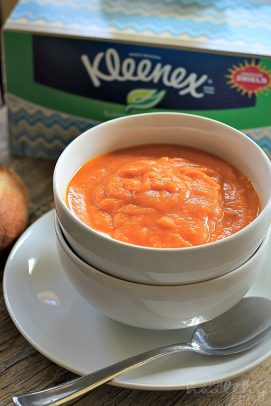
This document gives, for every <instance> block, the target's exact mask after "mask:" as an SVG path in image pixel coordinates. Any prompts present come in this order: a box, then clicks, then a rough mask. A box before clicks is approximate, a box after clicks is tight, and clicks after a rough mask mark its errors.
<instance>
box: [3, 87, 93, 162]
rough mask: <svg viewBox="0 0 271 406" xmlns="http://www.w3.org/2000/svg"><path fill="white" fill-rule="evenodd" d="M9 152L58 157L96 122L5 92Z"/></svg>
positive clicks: (36, 156) (50, 157)
mask: <svg viewBox="0 0 271 406" xmlns="http://www.w3.org/2000/svg"><path fill="white" fill-rule="evenodd" d="M8 107H9V109H8V116H9V135H10V147H11V153H12V154H13V155H16V156H30V157H35V158H47V159H57V158H58V156H59V155H60V153H61V152H62V151H63V149H64V148H65V147H66V146H67V145H68V144H69V143H70V142H71V141H72V140H73V139H74V138H76V137H77V136H78V135H79V134H81V133H83V132H84V131H86V130H87V129H89V128H91V127H93V126H94V125H96V124H97V122H91V121H89V120H83V119H79V118H76V117H72V116H69V115H67V114H63V113H60V112H56V111H53V110H50V109H46V108H44V107H42V106H38V105H34V104H33V103H29V102H27V101H25V100H22V99H20V98H18V97H15V96H13V95H9V96H8Z"/></svg>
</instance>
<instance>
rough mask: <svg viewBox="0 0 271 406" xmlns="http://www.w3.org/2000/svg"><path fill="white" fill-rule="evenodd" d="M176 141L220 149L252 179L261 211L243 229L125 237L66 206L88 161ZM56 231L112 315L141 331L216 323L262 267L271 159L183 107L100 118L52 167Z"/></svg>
mask: <svg viewBox="0 0 271 406" xmlns="http://www.w3.org/2000/svg"><path fill="white" fill-rule="evenodd" d="M162 143H165V144H175V145H176V144H179V145H184V146H190V147H194V148H198V149H202V150H204V151H207V152H209V153H212V154H215V155H217V156H219V157H221V158H222V159H224V160H226V161H228V162H229V163H231V164H233V165H234V166H235V167H237V168H238V169H239V170H240V171H241V172H242V173H243V174H244V175H246V176H247V177H248V178H249V179H250V180H251V182H252V183H253V185H254V187H255V189H256V191H257V193H258V196H259V199H260V203H261V211H260V213H259V215H258V216H257V217H256V219H255V220H253V221H252V222H251V223H250V224H249V225H248V226H246V227H245V228H243V229H242V230H240V231H238V232H237V233H235V234H233V235H231V236H229V237H226V238H224V239H222V240H218V241H216V242H212V243H208V244H204V245H199V246H195V247H189V248H151V247H142V246H136V245H132V244H128V243H124V242H121V241H118V240H115V239H113V238H111V237H110V236H107V235H105V234H103V233H101V232H99V231H96V230H94V229H93V228H91V227H89V226H87V225H86V224H84V223H83V222H82V221H81V220H80V219H79V218H78V217H76V216H75V215H74V214H73V213H72V212H71V211H70V209H69V208H68V206H67V205H66V192H67V186H68V183H69V181H70V180H71V178H72V177H73V175H74V174H75V172H76V171H77V170H78V169H79V168H80V167H81V166H82V165H83V164H84V163H85V162H86V161H88V160H89V159H91V158H94V157H96V156H97V155H101V154H104V153H108V152H110V151H113V150H116V149H120V148H125V147H129V146H136V145H144V144H162ZM54 198H55V207H56V214H57V215H56V234H57V239H58V249H59V254H60V258H61V261H62V263H63V266H64V269H65V270H66V272H67V275H68V277H69V278H70V280H71V282H72V283H73V285H74V286H75V287H76V289H77V290H78V291H79V292H80V293H81V294H82V295H83V296H84V297H85V299H86V300H87V301H88V302H89V303H90V304H92V305H93V306H95V307H96V308H97V309H98V310H100V311H101V312H102V313H104V314H105V315H107V316H109V317H111V318H113V319H115V320H118V321H121V322H124V323H127V324H130V325H133V326H138V327H143V328H152V329H175V328H182V327H187V326H191V325H196V324H199V323H201V322H204V321H207V320H210V319H211V318H214V317H216V316H218V315H220V314H222V313H223V312H224V311H226V310H228V309H229V308H230V307H232V306H234V305H235V304H236V303H237V302H238V301H239V300H240V299H241V298H242V297H243V296H244V295H245V294H246V293H247V291H248V289H249V288H250V286H251V285H252V283H253V282H254V280H255V278H256V277H257V275H258V273H259V272H260V270H261V268H262V266H263V264H264V259H265V254H266V252H267V249H268V238H269V234H268V229H269V225H270V220H271V164H270V161H269V159H268V158H267V156H266V155H265V153H264V152H263V151H262V150H261V148H260V147H258V146H257V144H255V143H254V142H253V141H252V140H250V139H249V138H248V137H247V136H246V135H244V134H243V133H241V132H240V131H237V130H235V129H233V128H231V127H229V126H227V125H225V124H222V123H219V122H217V121H214V120H210V119H207V118H203V117H198V116H194V115H188V114H179V113H149V114H142V115H135V116H128V117H123V118H119V119H116V120H112V121H108V122H106V123H103V124H100V125H98V126H96V127H94V128H92V129H90V130H88V131H86V132H85V133H83V134H82V135H80V136H79V137H78V138H76V139H75V140H74V141H73V142H72V143H71V144H69V146H68V147H67V148H66V149H65V150H64V152H63V153H62V155H61V156H60V158H59V160H58V162H57V164H56V167H55V172H54Z"/></svg>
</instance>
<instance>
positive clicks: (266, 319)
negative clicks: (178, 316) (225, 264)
mask: <svg viewBox="0 0 271 406" xmlns="http://www.w3.org/2000/svg"><path fill="white" fill-rule="evenodd" d="M270 331H271V301H270V300H268V299H264V298H261V297H248V298H244V299H242V300H241V301H240V302H239V303H238V304H237V305H235V306H234V307H233V308H231V309H230V310H228V311H227V312H226V313H224V314H222V315H221V316H219V317H217V318H215V319H213V320H211V321H208V322H206V323H203V324H201V325H199V326H198V327H197V328H196V329H195V331H194V333H193V335H192V338H191V340H190V342H188V343H183V344H173V345H167V346H164V347H160V348H156V349H154V350H150V351H146V352H144V353H143V354H139V355H136V356H134V357H131V358H128V359H126V360H124V361H120V362H118V363H116V364H114V365H111V366H109V367H106V368H103V369H100V370H99V371H96V372H93V373H91V374H88V375H85V376H83V377H80V378H77V379H74V380H72V381H70V382H67V383H64V384H62V385H59V386H55V387H53V388H50V389H46V390H43V391H39V392H32V393H26V394H22V395H16V396H14V397H13V402H14V403H15V405H17V406H46V405H54V406H57V405H62V404H63V403H66V402H68V401H70V400H72V399H75V398H77V397H79V396H82V395H84V394H85V393H87V392H89V391H91V390H92V389H95V388H97V387H98V386H100V385H103V384H104V383H106V382H109V381H111V380H112V379H114V378H116V377H117V376H119V375H122V374H124V373H126V372H128V371H131V370H133V369H135V368H138V367H140V366H141V365H144V364H147V363H148V362H150V361H153V360H155V359H157V358H160V357H164V356H165V355H169V354H172V353H176V352H179V351H184V350H188V351H194V352H198V353H200V354H204V355H210V356H222V355H231V354H236V353H239V352H241V351H245V350H248V349H249V348H251V347H253V346H254V345H256V344H257V343H259V342H260V341H261V340H262V339H263V338H264V337H265V336H266V334H267V333H270Z"/></svg>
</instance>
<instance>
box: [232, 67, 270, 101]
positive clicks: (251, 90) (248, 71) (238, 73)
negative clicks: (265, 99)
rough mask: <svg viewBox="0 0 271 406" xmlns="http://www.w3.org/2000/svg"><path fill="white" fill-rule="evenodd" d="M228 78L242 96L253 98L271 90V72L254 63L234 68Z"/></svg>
mask: <svg viewBox="0 0 271 406" xmlns="http://www.w3.org/2000/svg"><path fill="white" fill-rule="evenodd" d="M226 77H227V78H228V79H229V80H228V84H229V85H230V86H231V87H233V88H235V89H236V90H238V91H240V92H241V93H242V94H248V95H249V96H252V95H254V94H257V93H259V92H262V91H266V90H267V91H270V90H271V72H270V71H268V70H267V69H266V68H265V67H264V66H262V65H260V64H256V63H255V62H254V61H252V62H247V61H245V63H241V64H239V65H238V66H236V65H234V66H232V67H231V68H230V69H229V74H228V75H226Z"/></svg>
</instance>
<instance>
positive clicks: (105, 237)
mask: <svg viewBox="0 0 271 406" xmlns="http://www.w3.org/2000/svg"><path fill="white" fill-rule="evenodd" d="M158 115H159V116H179V117H189V118H190V119H192V120H193V119H195V120H198V121H201V120H202V121H205V122H212V123H215V124H216V125H219V126H221V127H225V128H228V129H230V130H231V131H233V132H234V133H236V134H238V136H239V137H241V138H242V139H244V140H245V142H247V143H249V144H251V145H253V148H255V150H257V152H258V153H259V156H260V157H261V159H263V161H264V163H265V164H266V167H267V168H268V170H269V174H270V178H271V162H270V160H269V158H268V157H267V155H266V154H265V152H264V151H263V150H262V148H261V147H260V146H259V145H257V144H256V142H255V141H253V140H252V139H251V138H250V137H248V136H247V135H245V134H244V133H243V132H242V131H239V130H237V129H235V128H234V127H231V126H230V125H228V124H225V123H222V122H221V121H218V120H214V119H211V118H208V117H203V116H199V115H196V114H189V113H176V112H155V113H143V114H132V115H129V116H123V117H118V118H115V119H112V120H108V121H105V122H103V123H100V124H98V125H97V126H95V127H91V128H90V129H88V130H86V131H85V132H83V133H82V134H80V135H79V136H78V137H76V138H75V139H74V140H73V141H72V142H71V143H70V144H69V145H68V146H67V147H66V148H65V149H64V150H63V152H62V153H61V155H60V156H59V158H58V160H57V162H56V165H55V168H54V173H53V191H54V197H55V199H56V198H57V201H58V203H59V204H60V205H61V208H62V209H63V210H64V212H65V214H66V215H67V216H68V217H69V218H70V219H71V221H72V222H75V223H76V224H77V226H79V227H80V228H83V230H84V231H86V232H87V233H90V234H92V235H94V236H95V237H97V238H99V239H101V240H103V241H104V240H107V241H109V242H110V243H112V244H116V245H119V246H122V247H123V248H128V249H134V250H139V251H150V252H189V251H201V250H206V249H208V248H212V247H214V246H219V245H222V244H225V241H230V240H234V239H236V238H238V237H239V236H241V235H243V234H245V233H247V232H249V230H250V229H252V228H254V227H255V225H256V224H257V223H259V222H260V220H261V219H262V218H263V217H264V215H265V213H266V212H267V211H269V210H271V190H270V194H269V198H268V200H267V202H266V204H265V206H264V208H263V209H262V210H261V211H260V212H259V214H258V216H257V217H256V218H255V219H254V220H252V221H251V222H250V223H249V224H247V225H246V226H245V227H244V228H242V229H241V230H239V231H237V232H236V233H234V234H231V235H230V236H227V237H224V238H222V239H220V240H216V241H212V242H208V243H204V244H201V245H194V246H192V247H175V248H159V247H149V246H141V245H136V244H131V243H127V242H124V241H121V240H117V239H115V238H112V237H111V236H110V235H107V234H106V233H102V232H101V231H98V230H95V229H94V228H92V227H90V226H88V225H87V224H85V223H84V222H83V221H82V220H81V219H80V218H79V217H77V216H76V215H75V214H74V213H73V212H72V211H71V210H70V209H69V208H68V206H67V205H66V203H65V202H64V200H63V197H62V195H61V193H60V191H59V189H58V187H57V181H56V178H57V173H58V171H59V167H60V166H61V163H62V161H63V160H64V159H65V154H66V153H67V152H68V151H69V150H71V149H72V148H73V147H74V145H76V144H77V143H78V142H79V138H82V137H84V138H87V137H88V134H89V133H90V132H91V131H93V130H95V128H97V127H99V128H100V127H106V126H108V125H109V126H110V125H111V123H112V122H117V121H119V122H121V121H126V120H129V119H130V118H135V119H138V120H140V118H141V117H145V116H158ZM180 145H181V144H180ZM78 169H79V168H78ZM270 184H271V182H270Z"/></svg>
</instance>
